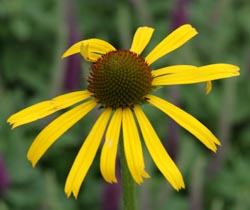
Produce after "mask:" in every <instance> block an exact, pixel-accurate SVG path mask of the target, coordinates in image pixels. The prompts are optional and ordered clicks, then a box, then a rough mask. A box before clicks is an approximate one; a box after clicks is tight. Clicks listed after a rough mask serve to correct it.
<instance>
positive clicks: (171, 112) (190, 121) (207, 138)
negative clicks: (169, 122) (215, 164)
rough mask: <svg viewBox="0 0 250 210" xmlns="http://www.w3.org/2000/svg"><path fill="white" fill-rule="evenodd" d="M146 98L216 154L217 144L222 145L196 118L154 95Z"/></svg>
mask: <svg viewBox="0 0 250 210" xmlns="http://www.w3.org/2000/svg"><path fill="white" fill-rule="evenodd" d="M146 97H147V98H149V100H148V102H149V103H151V104H152V105H154V106H155V107H157V108H158V109H160V110H161V111H163V112H164V113H165V114H167V115H168V116H169V117H171V118H172V119H173V120H175V121H176V122H177V123H178V124H179V125H181V126H182V127H183V128H185V129H186V130H187V131H189V132H190V133H192V134H193V135H194V136H195V137H196V138H197V139H199V140H200V141H201V142H202V143H203V144H204V145H205V146H206V147H208V148H209V149H211V150H212V151H214V152H216V150H217V148H216V144H217V145H220V142H219V140H218V139H217V138H216V137H215V136H214V135H213V134H212V132H211V131H210V130H208V129H207V128H206V127H205V126H204V125H203V124H202V123H201V122H199V121H198V120H197V119H196V118H194V117H193V116H192V115H190V114H188V113H187V112H185V111H183V110H182V109H180V108H178V107H176V106H175V105H173V104H171V103H169V102H167V101H165V100H163V99H161V98H159V97H156V96H153V95H147V96H146Z"/></svg>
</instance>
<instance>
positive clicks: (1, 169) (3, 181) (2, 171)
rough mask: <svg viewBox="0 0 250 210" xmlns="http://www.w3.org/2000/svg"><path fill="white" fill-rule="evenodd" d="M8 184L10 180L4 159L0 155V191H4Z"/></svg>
mask: <svg viewBox="0 0 250 210" xmlns="http://www.w3.org/2000/svg"><path fill="white" fill-rule="evenodd" d="M9 185H10V181H9V178H8V175H7V171H6V167H5V161H4V159H3V157H2V155H0V193H2V192H4V191H5V190H6V189H7V188H8V187H9Z"/></svg>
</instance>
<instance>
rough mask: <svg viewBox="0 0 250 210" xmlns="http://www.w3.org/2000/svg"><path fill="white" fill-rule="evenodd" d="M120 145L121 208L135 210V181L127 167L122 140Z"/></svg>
mask: <svg viewBox="0 0 250 210" xmlns="http://www.w3.org/2000/svg"><path fill="white" fill-rule="evenodd" d="M120 146H121V147H120V148H121V149H120V159H121V179H122V198H123V210H136V195H135V194H136V192H135V183H134V180H133V178H132V176H131V174H130V172H129V169H128V165H127V161H126V157H125V152H124V147H123V141H121V144H120Z"/></svg>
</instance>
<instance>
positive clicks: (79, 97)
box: [7, 90, 91, 128]
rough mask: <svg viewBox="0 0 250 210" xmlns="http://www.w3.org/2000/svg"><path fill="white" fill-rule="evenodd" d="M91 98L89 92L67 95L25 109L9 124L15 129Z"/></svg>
mask: <svg viewBox="0 0 250 210" xmlns="http://www.w3.org/2000/svg"><path fill="white" fill-rule="evenodd" d="M90 96H91V93H90V92H89V91H87V90H85V91H76V92H72V93H67V94H64V95H61V96H58V97H56V98H53V99H51V100H48V101H43V102H40V103H38V104H35V105H32V106H30V107H28V108H26V109H23V110H21V111H19V112H17V113H15V114H13V115H11V116H10V118H9V119H8V120H7V122H8V123H10V124H12V128H15V127H17V126H20V125H23V124H26V123H29V122H33V121H35V120H38V119H41V118H43V117H46V116H48V115H50V114H53V113H54V112H56V111H58V110H61V109H65V108H67V107H69V106H71V105H73V104H76V103H78V102H80V101H83V100H85V99H87V98H89V97H90Z"/></svg>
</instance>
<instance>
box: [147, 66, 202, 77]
mask: <svg viewBox="0 0 250 210" xmlns="http://www.w3.org/2000/svg"><path fill="white" fill-rule="evenodd" d="M197 69H198V67H197V66H191V65H175V66H167V67H164V68H160V69H157V70H154V71H152V72H151V73H152V76H153V77H158V76H163V75H167V74H177V73H183V72H187V71H190V70H197Z"/></svg>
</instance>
